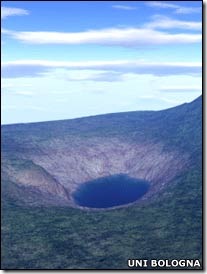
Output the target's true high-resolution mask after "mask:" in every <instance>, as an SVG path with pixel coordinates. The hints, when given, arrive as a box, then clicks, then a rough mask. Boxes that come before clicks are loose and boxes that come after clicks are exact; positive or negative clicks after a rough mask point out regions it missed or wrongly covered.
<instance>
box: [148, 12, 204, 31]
mask: <svg viewBox="0 0 207 274" xmlns="http://www.w3.org/2000/svg"><path fill="white" fill-rule="evenodd" d="M145 27H148V28H161V29H171V28H176V29H189V30H200V31H201V30H202V23H201V22H194V21H183V20H176V19H171V18H169V17H166V16H160V15H159V16H154V20H153V21H152V22H149V23H148V24H146V25H145Z"/></svg>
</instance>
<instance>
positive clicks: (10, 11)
mask: <svg viewBox="0 0 207 274" xmlns="http://www.w3.org/2000/svg"><path fill="white" fill-rule="evenodd" d="M28 14H29V12H28V11H27V10H24V9H19V8H9V7H1V19H5V18H6V17H9V16H14V15H28Z"/></svg>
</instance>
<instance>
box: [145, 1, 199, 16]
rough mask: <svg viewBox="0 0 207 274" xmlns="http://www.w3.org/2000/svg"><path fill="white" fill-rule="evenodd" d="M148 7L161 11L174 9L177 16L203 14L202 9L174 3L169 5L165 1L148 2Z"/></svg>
mask: <svg viewBox="0 0 207 274" xmlns="http://www.w3.org/2000/svg"><path fill="white" fill-rule="evenodd" d="M146 5H148V6H150V7H155V8H161V9H173V10H174V11H173V12H174V13H177V14H190V13H198V12H201V8H200V7H182V6H179V5H176V4H172V3H167V2H164V1H162V2H161V1H148V2H146Z"/></svg>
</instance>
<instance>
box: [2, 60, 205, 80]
mask: <svg viewBox="0 0 207 274" xmlns="http://www.w3.org/2000/svg"><path fill="white" fill-rule="evenodd" d="M60 68H61V69H65V72H67V70H92V71H97V70H101V71H103V72H107V73H109V72H113V73H119V75H118V74H117V76H116V75H115V74H114V75H113V76H115V77H121V74H123V75H124V74H127V73H134V74H139V75H141V74H151V75H155V76H166V75H194V76H199V75H201V70H202V64H201V63H200V62H162V63H161V62H146V61H141V60H135V61H128V60H116V61H85V62H62V61H46V60H19V61H11V62H5V63H2V77H3V78H18V77H37V76H41V75H44V73H50V72H51V73H52V71H54V70H55V69H60ZM65 72H63V75H64V74H65ZM94 76H95V75H94ZM94 76H93V77H94ZM113 76H111V77H112V78H113ZM95 77H96V80H98V79H99V80H102V81H103V80H104V79H105V80H106V79H107V77H110V74H108V75H107V74H102V75H101V74H100V75H96V76H95ZM91 79H92V78H91ZM111 80H112V79H111Z"/></svg>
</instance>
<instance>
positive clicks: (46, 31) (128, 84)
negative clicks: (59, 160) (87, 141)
mask: <svg viewBox="0 0 207 274" xmlns="http://www.w3.org/2000/svg"><path fill="white" fill-rule="evenodd" d="M1 20H2V21H1V22H2V44H1V48H2V65H1V69H2V93H1V96H2V124H12V123H27V122H39V121H51V120H61V119H71V118H77V117H84V116H91V115H98V114H105V113H114V112H125V111H135V110H161V109H166V108H170V107H174V106H176V105H179V104H182V103H185V102H190V101H192V100H194V99H195V98H197V97H198V96H199V95H201V93H202V2H201V1H48V2H47V1H2V2H1Z"/></svg>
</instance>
